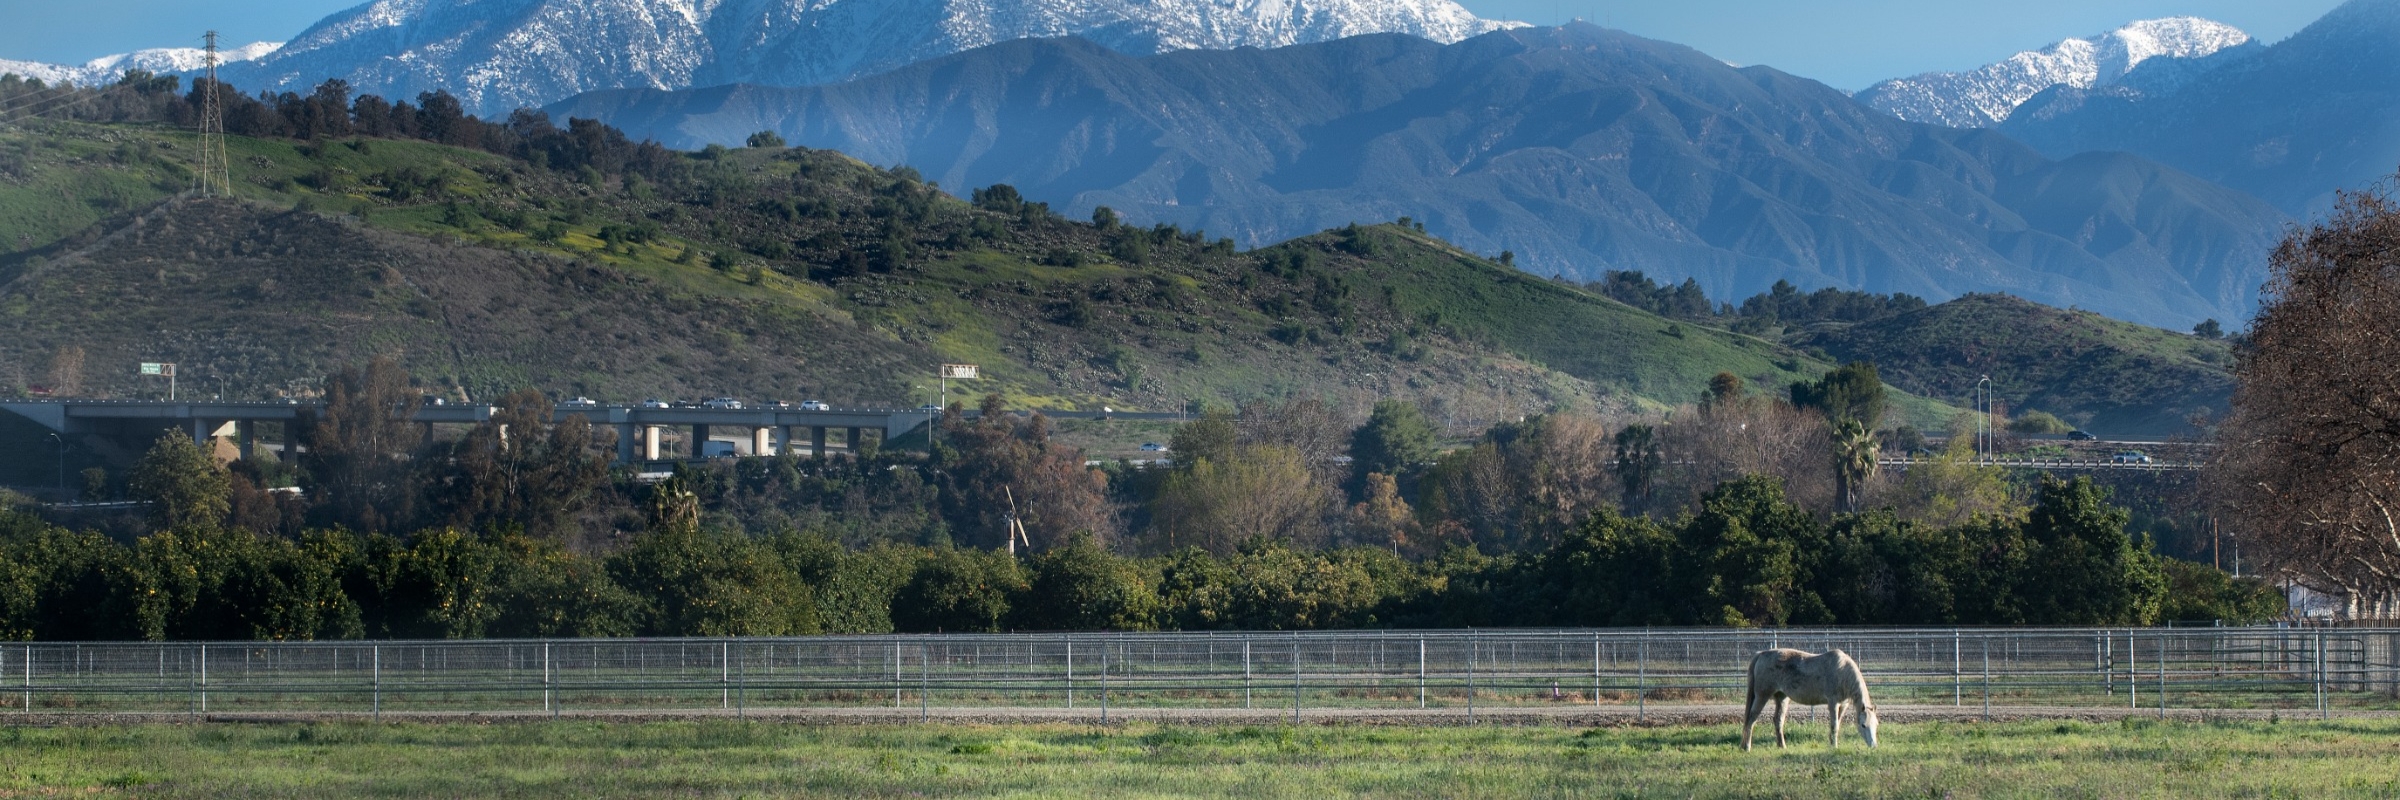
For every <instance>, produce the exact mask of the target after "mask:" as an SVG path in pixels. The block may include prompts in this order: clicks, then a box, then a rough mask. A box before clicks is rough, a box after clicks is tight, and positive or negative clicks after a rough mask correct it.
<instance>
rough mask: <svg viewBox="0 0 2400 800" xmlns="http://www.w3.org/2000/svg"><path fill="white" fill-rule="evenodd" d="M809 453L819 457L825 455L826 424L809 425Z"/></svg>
mask: <svg viewBox="0 0 2400 800" xmlns="http://www.w3.org/2000/svg"><path fill="white" fill-rule="evenodd" d="M808 454H809V455H811V456H814V457H817V458H824V457H825V426H823V425H813V426H810V427H809V429H808Z"/></svg>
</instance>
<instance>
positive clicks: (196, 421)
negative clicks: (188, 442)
mask: <svg viewBox="0 0 2400 800" xmlns="http://www.w3.org/2000/svg"><path fill="white" fill-rule="evenodd" d="M215 430H216V427H215V426H212V425H209V424H208V420H204V419H201V418H199V417H193V418H192V444H196V445H199V446H200V450H201V451H202V452H207V451H208V450H209V447H208V439H209V436H208V434H209V433H210V432H212V431H215Z"/></svg>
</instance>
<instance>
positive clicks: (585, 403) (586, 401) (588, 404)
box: [558, 395, 600, 408]
mask: <svg viewBox="0 0 2400 800" xmlns="http://www.w3.org/2000/svg"><path fill="white" fill-rule="evenodd" d="M558 407H559V408H599V407H600V401H598V400H594V399H591V398H589V397H584V396H582V395H577V396H575V397H574V398H571V399H567V400H560V401H558Z"/></svg>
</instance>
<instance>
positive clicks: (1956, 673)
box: [1950, 628, 1967, 708]
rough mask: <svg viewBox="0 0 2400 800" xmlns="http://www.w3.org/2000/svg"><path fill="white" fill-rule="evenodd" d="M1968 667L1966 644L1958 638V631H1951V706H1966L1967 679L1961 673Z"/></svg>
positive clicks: (1954, 629)
mask: <svg viewBox="0 0 2400 800" xmlns="http://www.w3.org/2000/svg"><path fill="white" fill-rule="evenodd" d="M1965 665H1966V650H1965V644H1964V642H1963V641H1961V640H1960V639H1959V638H1958V629H1957V628H1951V629H1950V706H1951V707H1952V708H1956V707H1959V706H1963V705H1966V704H1967V702H1966V679H1965V677H1964V676H1962V675H1961V674H1960V673H1961V672H1964V670H1963V669H1962V668H1963V667H1964V666H1965Z"/></svg>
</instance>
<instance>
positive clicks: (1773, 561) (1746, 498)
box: [1677, 475, 1832, 627]
mask: <svg viewBox="0 0 2400 800" xmlns="http://www.w3.org/2000/svg"><path fill="white" fill-rule="evenodd" d="M1677 539H1678V540H1679V547H1680V549H1681V557H1680V558H1681V560H1682V562H1683V563H1684V565H1685V566H1686V567H1687V568H1691V567H1696V568H1698V569H1697V571H1695V572H1690V573H1687V574H1688V577H1687V579H1686V580H1684V581H1682V582H1681V583H1682V586H1681V591H1683V592H1685V593H1688V595H1687V596H1692V597H1699V598H1705V599H1704V600H1703V601H1702V603H1701V604H1700V605H1699V607H1698V609H1697V611H1698V616H1697V618H1695V619H1693V620H1691V621H1692V622H1694V623H1698V624H1702V625H1734V626H1744V627H1746V626H1753V625H1788V624H1801V625H1821V624H1827V623H1830V622H1831V621H1832V620H1831V619H1830V616H1831V615H1830V613H1829V612H1827V611H1826V609H1825V604H1824V601H1823V600H1821V599H1820V598H1818V597H1817V595H1816V593H1815V592H1813V591H1810V590H1809V589H1808V585H1809V579H1810V577H1811V572H1812V571H1811V570H1810V568H1809V564H1808V562H1809V561H1810V560H1813V558H1814V557H1815V556H1816V555H1817V554H1820V553H1823V552H1824V551H1825V545H1826V537H1825V534H1824V530H1823V529H1822V528H1820V527H1819V526H1818V524H1817V521H1816V519H1815V518H1814V517H1811V516H1810V515H1809V513H1808V512H1807V511H1806V510H1805V509H1802V508H1800V507H1799V506H1796V505H1793V504H1791V503H1790V502H1788V501H1786V500H1785V499H1784V495H1783V484H1782V482H1781V481H1779V480H1777V479H1775V478H1772V477H1766V476H1756V475H1754V476H1750V477H1746V478H1742V479H1740V480H1736V481H1732V482H1729V483H1726V484H1724V485H1721V486H1718V487H1717V488H1716V489H1715V490H1714V491H1711V492H1709V493H1708V494H1707V495H1705V496H1703V497H1702V498H1701V500H1700V511H1699V513H1698V514H1695V515H1693V516H1692V517H1691V518H1690V519H1688V520H1686V521H1684V523H1683V524H1682V525H1681V526H1680V528H1679V530H1678V531H1677Z"/></svg>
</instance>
